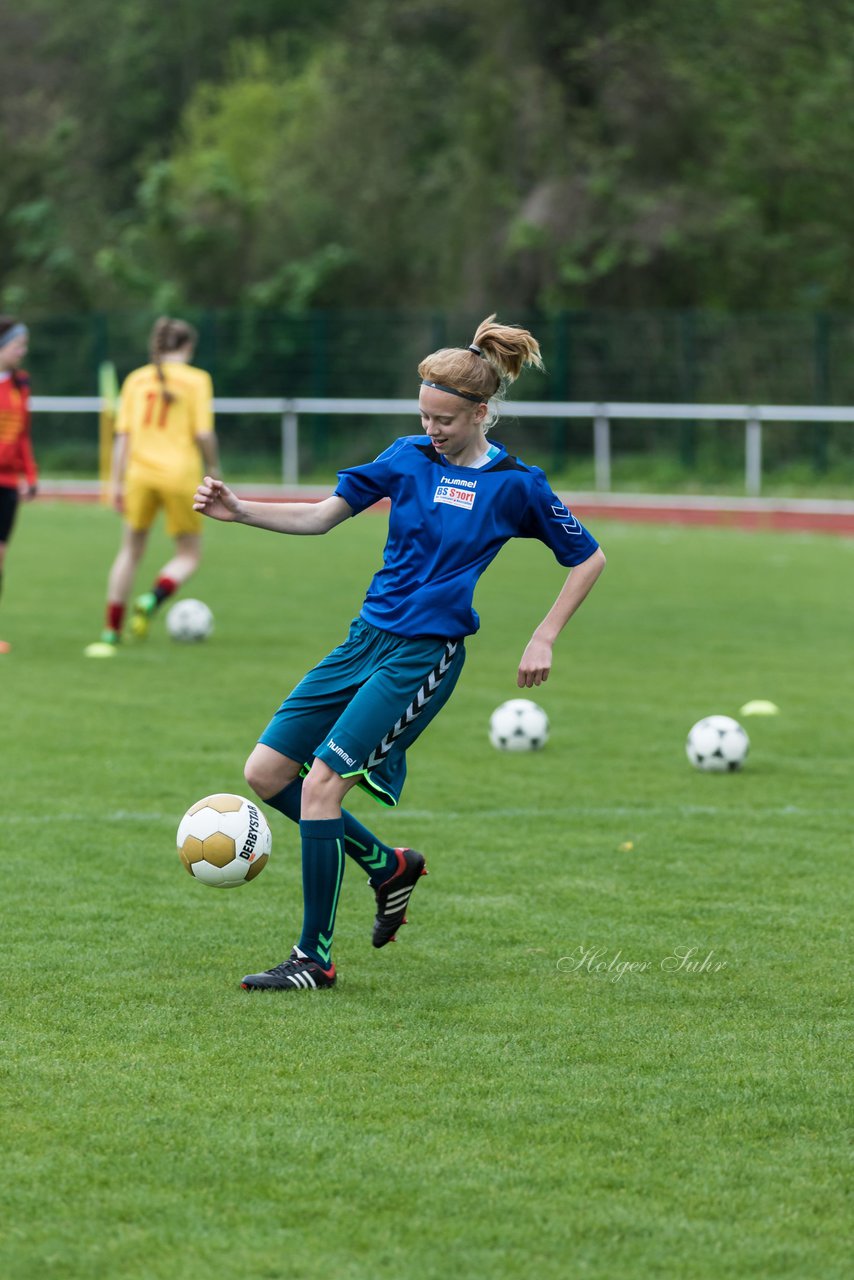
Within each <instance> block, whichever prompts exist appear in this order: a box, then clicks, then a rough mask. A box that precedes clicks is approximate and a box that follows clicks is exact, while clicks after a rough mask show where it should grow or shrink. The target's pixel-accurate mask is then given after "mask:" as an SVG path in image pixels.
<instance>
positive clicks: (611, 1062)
mask: <svg viewBox="0 0 854 1280" xmlns="http://www.w3.org/2000/svg"><path fill="white" fill-rule="evenodd" d="M384 532H385V521H384V520H383V519H382V518H374V517H370V516H365V517H363V518H362V519H360V520H356V521H353V522H350V523H348V524H346V525H344V526H342V527H340V528H339V529H337V530H335V531H334V532H333V533H332V534H330V535H329V536H328V537H326V538H320V539H284V538H276V537H275V536H273V535H271V534H264V533H260V532H257V531H253V530H247V529H242V528H237V529H235V528H225V527H222V526H213V525H212V526H209V527H208V528H207V530H206V536H207V544H206V545H207V559H206V563H205V565H204V566H203V568H202V571H201V573H200V575H199V577H198V578H197V579H196V581H195V582H194V583H193V585H192V588H191V590H190V591H188V592H187V594H193V595H198V596H200V597H201V598H202V599H204V600H206V601H207V602H208V603H209V604H210V605H211V607H212V608H213V610H214V613H215V615H216V618H217V628H216V633H215V635H214V637H213V638H212V639H211V640H210V641H209V642H208V643H207V644H205V645H201V646H196V647H181V646H178V645H175V644H173V643H171V642H170V641H169V640H168V639H167V638H166V636H165V631H164V629H163V626H162V624H159V625H158V629H157V631H156V632H155V634H153V635H152V636H151V638H150V639H149V640H148V642H147V643H145V644H144V645H137V646H130V645H128V647H127V649H126V650H125V651H124V652H122V653H120V654H119V655H118V657H117V658H116V659H115V660H114V661H112V662H100V663H99V662H92V661H87V660H86V659H84V658H83V657H82V650H83V647H84V645H85V644H86V643H87V642H88V641H90V640H93V639H95V638H96V636H97V634H98V632H99V630H100V625H101V610H102V595H103V588H104V580H105V576H106V570H107V566H108V563H109V560H110V558H111V556H112V554H113V551H114V549H115V546H116V545H117V541H118V534H119V528H118V523H117V521H116V519H115V517H113V516H112V515H111V514H110V513H109V512H107V511H105V510H103V509H99V508H95V507H79V506H73V505H49V504H46V503H45V504H43V505H41V506H39V505H38V504H36V505H34V506H32V507H28V508H26V509H24V510H23V512H22V515H21V519H20V524H19V527H18V529H17V531H16V535H15V540H14V542H13V544H12V547H11V550H10V554H9V558H8V561H7V573H6V583H5V587H4V596H3V600H2V603H1V604H0V634H2V635H3V636H4V638H7V639H9V640H10V641H11V642H12V643H13V644H14V650H13V652H12V654H11V655H9V656H8V657H5V658H2V659H0V663H2V665H0V687H2V695H0V696H2V705H3V709H4V715H3V726H4V732H3V768H2V785H3V791H4V803H3V814H2V842H3V846H2V847H3V863H4V869H5V875H4V878H3V894H2V920H3V929H2V943H3V945H2V1028H0V1030H1V1031H2V1042H3V1052H2V1059H1V1060H0V1070H2V1106H3V1113H2V1126H3V1128H2V1132H3V1159H2V1171H0V1274H2V1275H3V1276H4V1277H8V1278H9V1280H30V1278H32V1280H72V1278H73V1280H78V1278H79V1280H83V1278H84V1277H85V1278H86V1280H101V1278H103V1280H115V1278H116V1277H122V1278H125V1277H126V1278H128V1280H210V1277H220V1276H222V1277H224V1276H233V1277H239V1278H240V1280H314V1278H315V1277H330V1278H331V1280H386V1278H389V1280H391V1278H392V1277H394V1278H395V1280H398V1278H400V1277H405V1278H406V1280H440V1278H441V1280H445V1278H446V1277H449V1276H458V1277H466V1278H467V1280H481V1278H483V1280H504V1278H506V1280H528V1277H531V1278H533V1277H537V1278H538V1280H552V1278H553V1280H566V1278H568V1277H575V1276H583V1277H593V1278H596V1280H622V1278H624V1277H626V1278H628V1277H631V1278H632V1280H634V1278H635V1277H637V1278H638V1280H656V1278H658V1277H674V1278H678V1280H686V1278H687V1280H706V1278H708V1280H731V1278H733V1277H797V1278H799V1280H801V1278H807V1277H809V1278H812V1277H819V1276H821V1277H822V1278H823V1280H831V1278H833V1277H842V1276H847V1275H849V1274H850V1252H849V1245H850V1240H846V1229H847V1225H848V1223H849V1221H850V1219H848V1218H847V1217H846V1199H845V1185H846V1178H847V1177H849V1176H850V1172H851V1166H850V1154H849V1153H850V1147H849V1146H848V1145H847V1143H846V1123H847V1122H848V1121H850V1099H851V1081H850V1074H849V1073H848V1072H847V1066H846V1059H847V1058H848V1059H850V1045H851V1038H850V1037H851V1025H850V1022H849V1021H847V997H848V995H849V990H850V979H851V972H850V964H849V955H850V952H849V951H847V950H846V942H845V937H846V925H849V924H850V920H851V913H852V903H851V896H852V895H851V881H852V876H851V831H852V818H854V804H852V789H851V773H852V760H853V759H854V724H852V717H851V706H852V695H854V664H852V661H851V637H852V624H854V595H852V591H851V582H852V573H854V541H846V540H842V539H831V538H821V537H812V536H795V535H790V536H777V537H775V536H766V535H753V534H742V533H738V532H735V531H709V530H692V531H677V530H673V529H668V530H663V529H661V530H659V529H655V528H643V527H631V526H627V525H611V526H602V527H601V528H599V527H597V529H596V532H597V533H599V535H600V537H601V538H602V541H603V545H604V546H605V549H606V551H607V553H608V556H609V565H608V569H607V570H606V574H605V576H604V577H603V578H602V580H601V581H600V583H599V585H598V586H597V588H596V590H595V591H594V593H593V595H592V596H591V598H590V600H589V601H588V603H587V604H586V605H585V607H584V609H583V610H582V611H581V613H580V614H579V615H578V616H577V618H576V619H575V620H574V622H573V623H571V624H570V628H569V629H568V631H567V632H566V633H565V634H564V637H563V638H562V643H561V645H560V649H559V653H558V655H557V663H556V667H555V670H554V673H553V677H552V679H551V680H550V682H549V683H548V684H547V685H546V686H545V687H544V688H543V689H542V690H540V691H539V692H538V693H535V695H534V696H535V697H536V698H537V700H538V701H540V702H541V703H542V705H543V706H544V707H545V708H546V710H547V711H548V713H549V715H550V717H551V721H552V738H551V741H550V743H549V745H548V747H547V748H546V749H545V751H544V752H542V753H539V754H532V755H530V756H524V757H522V758H520V757H518V756H512V755H502V754H499V753H497V752H495V751H493V750H492V748H491V747H490V746H489V745H488V743H487V739H486V722H487V719H488V716H489V713H490V711H491V710H492V708H493V707H494V706H495V705H496V704H497V703H499V702H501V701H503V700H504V699H505V698H508V697H513V696H516V690H515V684H514V678H515V669H516V663H517V661H518V658H519V656H520V654H521V651H522V648H523V645H524V642H525V640H526V639H527V637H528V634H529V632H530V631H531V629H532V628H533V626H534V625H535V623H536V622H537V621H538V620H539V617H540V616H541V615H542V614H543V613H544V612H545V610H546V608H547V607H548V605H549V604H550V603H551V600H552V598H553V597H554V595H555V594H556V593H557V591H558V589H559V586H560V583H561V581H562V571H561V570H560V569H559V568H558V567H557V566H556V565H555V564H554V562H553V561H552V559H551V557H550V555H549V553H548V552H547V551H546V550H545V549H544V548H542V547H539V546H537V545H536V544H528V543H524V544H523V543H519V544H515V545H513V546H511V547H508V548H507V549H506V550H505V552H504V553H503V554H502V556H501V557H500V558H499V560H498V562H497V563H496V564H495V565H494V566H493V567H492V569H491V570H490V571H489V572H488V573H487V575H486V576H485V578H484V579H483V581H482V584H481V587H480V591H479V596H478V601H477V603H478V607H479V609H480V612H481V616H482V618H483V622H484V628H483V631H482V633H481V635H480V636H479V637H477V638H475V639H473V640H472V641H471V642H470V643H469V653H468V662H467V667H466V671H465V672H464V674H463V678H462V680H461V682H460V686H459V688H458V690H457V692H456V694H455V695H454V699H453V700H452V702H451V703H450V704H449V706H448V708H447V709H446V710H445V711H444V712H443V713H442V715H441V716H439V718H438V719H437V721H436V722H435V724H434V725H432V726H431V728H430V729H429V730H428V731H427V733H426V734H425V735H424V737H423V738H422V739H421V741H420V742H419V743H418V745H417V747H416V748H415V749H414V751H413V752H412V755H411V759H410V777H409V781H408V783H407V789H406V792H405V793H404V802H403V804H402V805H401V807H400V809H399V810H397V811H396V812H394V813H388V812H387V811H384V810H382V809H381V808H379V807H378V806H376V805H373V804H371V802H370V801H368V800H364V799H362V798H357V799H356V800H355V801H354V804H353V809H354V811H355V812H357V813H358V815H359V816H360V817H361V818H362V819H363V820H364V821H367V822H370V823H373V824H374V825H375V826H376V829H377V831H378V832H379V833H380V834H381V835H383V836H385V838H387V839H389V840H392V841H394V842H395V843H406V844H413V845H415V846H416V847H418V848H421V849H423V850H424V851H425V852H426V853H427V855H428V861H429V866H430V871H431V875H430V877H429V879H427V880H425V881H423V882H422V886H421V887H419V889H418V892H417V894H416V895H415V897H414V899H413V904H412V908H411V910H410V919H411V922H412V923H411V924H410V926H409V928H407V929H406V930H404V931H403V933H402V935H401V939H400V941H399V942H398V943H397V944H396V945H395V946H393V947H388V948H386V949H385V950H383V951H373V950H372V948H371V946H370V925H371V920H372V915H373V912H372V906H373V899H372V896H371V894H370V892H369V890H368V888H367V886H366V883H365V881H364V878H363V876H362V875H361V874H357V873H356V869H355V867H354V866H353V865H352V864H351V866H350V867H349V869H348V874H347V878H346V880H345V884H344V890H343V894H342V901H341V906H340V909H339V915H338V921H339V924H338V931H337V936H336V960H337V962H338V966H339V973H340V978H339V983H338V986H337V988H336V989H335V990H334V991H332V992H322V993H316V994H308V993H306V994H304V995H301V994H293V995H284V996H275V995H268V996H264V995H256V996H249V995H247V994H245V993H244V992H242V991H241V990H240V988H239V980H240V977H241V976H242V974H244V973H246V972H249V971H251V970H255V969H258V968H263V967H267V966H268V965H270V964H273V963H275V962H277V961H279V960H281V959H283V958H284V956H285V954H286V953H287V951H288V949H289V947H290V945H291V944H292V942H293V941H294V938H295V936H296V933H297V931H298V926H299V921H300V917H301V901H300V881H299V851H298V844H297V840H296V838H295V836H296V832H295V828H293V827H291V826H290V824H288V823H286V822H285V820H284V819H282V818H280V817H278V815H275V814H271V819H272V825H273V833H274V844H273V856H272V859H271V861H270V865H269V867H268V868H267V869H266V870H265V871H264V873H263V875H262V876H261V877H260V878H259V879H258V880H256V881H255V882H254V883H253V884H251V885H249V886H247V887H245V888H243V889H240V890H239V891H237V892H233V893H223V892H220V891H217V890H211V889H208V888H205V887H203V886H201V885H199V884H195V883H193V882H192V881H191V880H190V879H189V877H188V876H187V875H186V873H185V872H184V871H183V869H182V868H181V865H180V863H179V861H178V858H177V856H176V853H175V849H174V834H175V828H176V826H177V823H178V820H179V818H180V817H181V815H182V813H183V812H184V810H185V809H186V808H187V807H188V806H189V804H191V803H192V802H193V801H195V800H196V799H198V798H199V797H200V796H203V795H205V794H207V793H209V792H211V791H217V790H235V791H242V792H245V790H246V788H245V784H244V782H243V778H242V765H243V760H244V758H245V756H246V754H247V753H248V751H249V750H250V749H251V747H252V745H253V743H254V741H255V738H256V736H257V733H258V732H259V731H260V729H261V728H262V727H263V726H264V724H265V723H266V720H267V717H268V715H269V713H270V712H271V711H272V710H273V709H274V707H275V706H276V705H277V703H278V701H279V698H280V696H281V695H282V694H283V693H284V692H286V691H287V690H288V688H289V687H290V685H291V683H292V682H293V681H294V680H295V679H296V678H297V677H298V676H300V675H301V674H302V672H303V671H304V669H305V668H306V667H307V666H308V665H309V664H310V663H311V662H312V661H313V660H314V659H316V658H318V657H321V656H322V655H323V654H324V653H325V652H326V650H327V649H328V648H329V647H330V646H331V645H332V644H333V643H335V642H337V641H338V640H339V639H340V638H341V636H342V634H343V633H344V631H345V628H346V625H347V623H348V621H349V619H350V617H351V616H352V615H353V614H354V613H355V612H356V611H357V609H358V606H359V604H360V602H361V598H362V594H363V590H364V587H365V585H366V584H367V581H368V578H369V575H370V573H371V572H372V570H373V568H374V567H376V565H377V563H378V561H379V555H380V550H381V547H382V542H383V539H384ZM165 549H166V546H165V542H164V541H163V540H161V539H156V540H155V542H154V544H153V546H152V550H151V552H150V555H149V558H148V559H147V561H146V566H145V572H144V573H143V575H142V576H141V578H140V583H139V585H140V588H142V587H144V586H147V585H148V582H149V580H150V577H151V574H152V572H153V570H154V569H155V568H156V567H157V565H158V563H159V559H158V555H159V554H162V553H163V552H164V551H165ZM750 698H770V699H772V700H773V701H775V702H777V703H778V704H779V706H780V708H781V714H780V716H779V717H777V718H774V719H765V720H756V719H752V720H750V721H745V724H746V727H747V728H748V731H749V733H750V735H751V739H752V749H751V755H750V759H749V761H748V765H747V767H746V768H745V770H744V771H743V772H742V773H740V774H734V775H716V776H713V775H704V774H699V773H697V772H695V771H694V770H692V769H691V768H690V766H689V765H688V762H687V760H686V759H685V756H684V751H683V743H684V738H685V735H686V732H687V730H688V728H689V727H690V725H691V724H692V723H693V722H694V721H695V720H697V719H699V718H700V717H701V716H703V715H705V714H708V713H711V712H723V713H727V714H737V712H738V708H739V707H740V705H741V704H742V703H743V702H745V701H746V700H747V699H750ZM686 948H688V949H690V948H696V949H697V950H696V956H695V959H696V960H703V959H704V958H705V957H707V956H708V955H709V953H712V958H711V960H710V961H709V963H708V965H707V966H706V967H705V968H704V971H702V972H691V971H689V970H688V969H686V968H684V967H683V968H681V969H676V970H675V971H674V966H675V964H676V963H677V962H670V963H668V957H672V956H673V955H675V954H676V953H677V949H686ZM587 949H592V952H593V953H595V954H594V955H593V956H589V957H588V960H587V961H586V962H585V963H583V964H581V965H580V966H579V961H580V959H581V957H582V956H583V955H584V954H585V951H586V950H587ZM614 957H617V959H616V961H614ZM603 960H604V961H607V962H608V963H609V964H611V962H612V961H614V964H613V965H612V967H611V968H610V970H609V969H607V968H605V969H602V968H601V967H600V968H597V967H596V966H597V964H599V963H600V962H601V961H603ZM625 962H629V963H631V964H635V965H636V966H645V967H643V968H640V967H639V968H636V969H635V970H634V971H626V972H623V973H622V976H619V969H618V967H617V966H619V965H620V964H622V963H625ZM846 1257H848V1262H847V1263H846V1262H845V1258H846Z"/></svg>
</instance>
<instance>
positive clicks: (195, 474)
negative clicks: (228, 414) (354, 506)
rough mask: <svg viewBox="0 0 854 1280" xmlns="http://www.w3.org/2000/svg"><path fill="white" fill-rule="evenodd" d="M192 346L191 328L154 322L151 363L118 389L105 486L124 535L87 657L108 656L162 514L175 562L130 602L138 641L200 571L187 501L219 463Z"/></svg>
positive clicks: (208, 392)
mask: <svg viewBox="0 0 854 1280" xmlns="http://www.w3.org/2000/svg"><path fill="white" fill-rule="evenodd" d="M196 341H197V334H196V331H195V329H194V328H193V326H192V325H190V324H187V323H186V321H184V320H173V319H170V318H169V317H168V316H163V317H161V318H160V319H159V320H158V321H157V323H156V324H155V325H154V328H153V329H152V331H151V339H150V354H151V363H150V364H147V365H144V366H143V367H142V368H141V369H135V370H134V372H133V373H131V374H129V375H128V377H127V379H126V380H125V383H124V386H123V387H122V391H121V397H120V402H119V413H118V418H117V421H116V438H115V443H114V447H113V472H112V485H113V505H114V506H115V508H116V510H117V511H118V512H120V514H121V515H122V516H123V517H124V523H125V527H124V533H123V535H122V543H121V546H120V548H119V552H118V555H117V556H116V558H115V560H114V561H113V565H112V568H111V569H110V574H109V578H108V581H107V608H106V618H105V629H104V631H103V633H102V635H101V639H100V641H98V642H96V643H95V644H91V645H89V646H88V648H87V649H86V654H87V656H88V657H93V658H94V657H109V656H111V655H112V654H113V653H114V652H115V648H116V645H117V644H118V643H119V640H120V639H121V634H122V627H123V625H124V620H125V613H126V610H127V605H128V601H129V599H130V595H131V591H132V590H133V580H134V576H135V573H136V570H137V567H138V566H139V562H140V560H141V559H142V556H143V553H144V552H145V547H146V543H147V541H148V534H149V531H150V529H151V526H152V524H153V523H154V518H155V516H156V515H157V512H158V511H159V510H160V508H161V507H162V508H163V510H164V513H165V516H166V529H167V532H168V533H169V534H170V536H171V537H173V538H174V539H175V554H174V555H173V557H172V559H171V560H170V561H169V562H168V563H167V564H165V565H164V566H163V568H162V569H161V570H160V573H159V574H158V575H157V577H156V579H155V581H154V584H153V586H152V588H151V590H150V591H147V592H146V593H145V595H142V596H140V597H139V599H138V600H137V601H136V603H135V605H134V611H133V618H132V620H131V630H132V631H133V632H134V634H136V635H145V633H146V632H147V630H148V625H149V621H150V619H151V616H152V615H153V614H154V612H155V611H156V610H157V609H158V608H159V607H160V605H161V604H162V603H163V601H164V600H166V599H168V598H169V596H171V595H172V594H173V592H175V591H177V590H178V588H179V587H180V586H182V585H183V583H185V582H186V581H187V579H188V578H189V577H190V575H191V574H193V573H195V571H196V569H197V568H198V567H199V561H200V558H201V532H200V531H201V524H202V518H201V516H200V515H199V514H198V512H196V511H194V510H193V497H194V495H195V491H196V487H197V485H198V484H199V482H200V481H201V478H202V474H203V471H202V464H203V463H204V470H205V471H209V470H210V469H211V468H213V469H215V471H216V473H217V474H218V471H219V459H218V450H217V441H216V435H215V433H214V425H213V387H212V384H211V379H210V375H209V374H207V373H206V372H205V371H204V370H203V369H196V368H194V367H193V366H192V365H191V364H190V361H191V360H192V358H193V353H194V351H195V347H196Z"/></svg>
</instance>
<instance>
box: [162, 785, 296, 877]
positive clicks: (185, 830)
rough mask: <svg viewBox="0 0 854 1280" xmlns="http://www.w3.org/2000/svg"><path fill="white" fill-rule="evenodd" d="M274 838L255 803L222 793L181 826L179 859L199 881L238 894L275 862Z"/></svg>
mask: <svg viewBox="0 0 854 1280" xmlns="http://www.w3.org/2000/svg"><path fill="white" fill-rule="evenodd" d="M272 844H273V837H272V834H271V832H270V828H269V826H268V825H267V819H266V818H265V817H264V815H263V813H262V812H261V810H260V809H259V808H258V806H257V805H256V804H254V803H253V801H252V800H245V799H244V798H243V796H235V795H230V794H229V793H228V792H221V793H219V794H217V795H213V796H205V798H204V800H199V801H198V803H197V804H194V805H193V807H192V808H191V809H188V810H187V812H186V813H185V814H184V816H183V818H182V819H181V822H180V824H179V826H178V857H179V858H180V859H181V861H182V862H183V864H184V867H185V868H186V870H187V871H189V873H190V875H191V876H193V878H194V879H196V880H201V882H202V884H210V885H214V886H215V887H216V888H218V889H233V888H235V887H236V886H237V885H239V884H245V883H246V881H247V880H254V879H255V877H256V876H257V875H259V874H260V872H261V871H263V870H264V867H265V866H266V865H267V859H268V858H269V857H270V849H271V848H272Z"/></svg>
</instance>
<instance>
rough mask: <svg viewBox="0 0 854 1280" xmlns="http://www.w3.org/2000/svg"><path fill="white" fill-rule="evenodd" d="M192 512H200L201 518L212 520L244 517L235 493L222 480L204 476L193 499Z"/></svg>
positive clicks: (241, 506)
mask: <svg viewBox="0 0 854 1280" xmlns="http://www.w3.org/2000/svg"><path fill="white" fill-rule="evenodd" d="M193 510H194V511H201V513H202V515H203V516H210V517H211V519H213V520H240V519H241V518H242V517H243V515H244V510H243V505H242V503H241V502H240V499H239V498H238V497H237V494H236V493H232V491H231V489H229V487H228V485H227V484H223V482H222V480H215V479H214V477H213V476H205V478H204V480H203V481H202V483H201V484H200V485H199V487H198V489H197V490H196V496H195V497H194V498H193Z"/></svg>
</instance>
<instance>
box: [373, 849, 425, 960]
mask: <svg viewBox="0 0 854 1280" xmlns="http://www.w3.org/2000/svg"><path fill="white" fill-rule="evenodd" d="M394 852H395V855H396V857H397V871H395V873H394V875H393V876H392V877H391V878H390V879H389V880H386V881H384V883H383V884H381V885H380V886H379V888H378V889H376V890H375V892H376V897H377V915H376V919H375V920H374V932H373V937H372V939H371V941H372V942H373V944H374V946H375V947H384V946H385V944H386V943H387V942H394V939H395V936H396V935H397V931H398V929H399V928H400V926H401V925H402V924H406V908H407V905H408V903H409V899H410V898H411V897H412V890H413V889H414V888H415V886H416V885H417V883H418V881H419V880H420V878H421V876H426V875H427V868H426V867H425V865H424V856H423V854H420V853H417V852H416V851H415V849H395V851H394Z"/></svg>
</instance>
